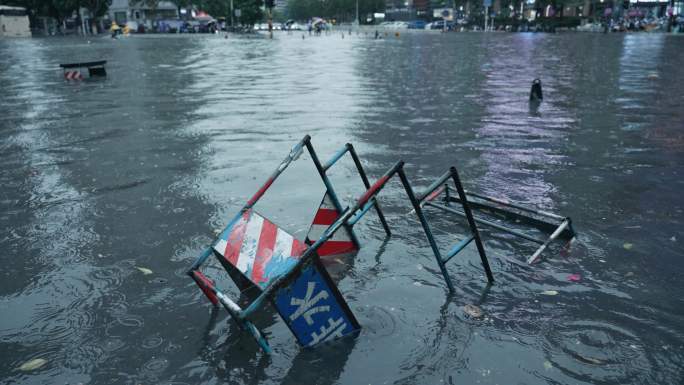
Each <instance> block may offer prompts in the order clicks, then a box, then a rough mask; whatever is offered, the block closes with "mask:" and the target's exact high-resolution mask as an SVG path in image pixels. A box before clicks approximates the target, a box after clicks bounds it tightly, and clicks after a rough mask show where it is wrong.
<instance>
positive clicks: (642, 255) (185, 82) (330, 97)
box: [0, 33, 684, 384]
mask: <svg viewBox="0 0 684 385" xmlns="http://www.w3.org/2000/svg"><path fill="white" fill-rule="evenodd" d="M683 46H684V40H683V39H682V38H681V37H680V36H676V35H675V36H666V35H664V34H658V35H656V34H653V35H651V34H610V35H602V34H557V35H551V34H498V33H492V34H481V33H463V34H448V35H442V34H439V33H435V34H432V33H421V34H402V35H401V36H400V37H399V38H396V37H394V36H388V37H387V38H385V39H382V40H374V39H372V38H370V35H369V36H365V35H363V34H361V35H352V36H346V37H345V38H344V39H342V38H341V36H340V34H339V33H337V34H333V35H329V36H321V37H309V36H306V39H302V37H301V35H300V34H293V35H286V34H278V35H277V36H276V39H274V40H272V41H271V40H268V39H263V38H230V39H223V38H222V37H218V36H131V37H129V38H121V39H119V40H112V39H110V38H108V37H97V38H90V39H89V40H87V39H82V38H50V39H31V40H3V41H0V84H1V89H2V92H1V93H0V107H1V110H0V111H2V113H1V114H0V138H1V140H0V163H1V165H2V168H1V169H0V170H1V171H0V185H1V186H2V187H1V188H0V250H1V251H0V261H1V262H2V269H0V382H2V383H4V384H43V383H45V384H77V383H83V384H198V383H206V384H218V383H235V384H243V383H244V384H256V383H260V384H261V383H264V384H268V383H286V384H308V383H311V384H313V383H316V384H362V383H363V384H392V383H393V384H439V383H445V384H475V383H481V384H543V383H551V384H681V383H682V381H683V379H684V299H683V298H684V297H683V296H682V293H683V292H684V281H683V280H682V279H681V277H682V276H683V274H684V261H683V260H682V256H683V254H684V253H683V251H684V248H683V247H682V245H683V244H684V230H683V227H682V217H683V214H682V210H684V200H683V199H682V194H681V191H682V189H683V188H684V182H683V181H684V179H683V178H682V176H684V136H683V135H684V132H683V131H682V128H684V66H683V65H682V63H684V50H682V47H683ZM98 59H105V60H108V64H107V71H108V77H107V79H106V80H99V81H84V82H66V81H64V80H63V79H62V73H61V70H60V69H59V67H58V64H59V63H63V62H75V61H90V60H98ZM537 77H538V78H541V79H542V81H543V86H544V97H545V99H544V102H543V103H542V104H541V105H539V106H533V105H532V106H531V105H530V104H529V103H528V101H527V98H528V92H529V87H530V83H531V81H532V80H533V79H534V78H537ZM305 134H310V135H311V136H312V141H313V143H314V145H315V146H316V148H317V150H318V152H319V155H320V156H321V158H322V159H324V160H325V159H327V158H328V157H329V156H331V155H332V154H333V152H334V151H335V150H336V149H338V148H340V147H341V146H343V145H344V143H346V142H352V143H353V144H354V145H355V146H356V148H357V150H358V152H359V153H360V155H361V157H362V159H363V161H364V166H365V167H366V169H367V172H368V173H369V175H370V176H371V179H375V178H377V177H379V176H380V175H382V173H383V172H384V171H385V170H386V169H387V168H389V167H390V166H391V165H392V164H393V163H394V162H395V161H397V160H400V159H403V160H404V161H406V172H407V174H408V177H409V179H410V180H411V181H412V183H413V184H414V188H415V189H416V190H421V189H422V188H424V187H425V186H427V185H428V184H429V183H430V182H431V181H432V180H434V179H435V178H436V177H437V176H438V175H440V174H441V173H443V172H444V171H445V170H446V169H447V168H448V167H449V166H451V165H454V166H456V167H458V169H459V170H460V173H461V177H462V179H463V182H464V184H465V186H466V188H468V189H471V190H473V191H480V192H484V193H487V194H490V195H495V196H498V197H505V198H508V199H512V200H515V201H519V202H523V203H525V204H528V205H531V206H535V207H539V208H542V209H545V210H548V211H552V212H556V213H559V214H562V215H566V216H570V217H571V218H572V220H573V223H574V227H575V229H576V230H577V232H578V237H577V238H576V240H575V241H574V242H573V243H572V244H571V245H570V246H569V247H564V245H563V244H562V243H556V244H554V245H553V246H552V247H551V249H550V250H549V251H547V252H545V253H544V257H545V258H544V260H543V261H542V262H541V263H539V264H536V265H534V266H531V267H528V266H527V265H526V264H525V263H524V260H525V258H526V257H527V256H529V255H530V254H531V253H532V252H533V251H534V250H535V245H533V244H529V243H527V242H525V241H520V240H517V239H513V238H510V237H507V236H501V234H500V233H498V232H494V231H492V230H491V229H487V228H485V227H483V226H482V227H481V232H482V236H483V238H484V242H485V247H486V249H487V252H488V255H489V258H490V263H491V265H492V270H493V272H494V277H495V279H496V282H495V284H494V285H493V286H491V287H490V288H489V289H487V285H486V279H485V277H484V274H483V271H482V268H481V266H480V264H479V259H478V257H477V253H476V251H475V248H474V246H469V247H468V248H467V249H466V251H465V252H464V253H462V254H459V256H458V257H457V258H455V259H453V260H452V261H451V262H450V263H449V272H450V274H451V277H452V279H453V281H454V284H455V286H456V288H457V290H456V292H455V293H454V294H453V295H451V296H450V295H449V294H448V290H447V289H446V285H445V283H444V281H443V278H442V277H441V275H440V273H439V269H438V268H437V265H436V263H435V261H434V257H433V255H432V254H431V252H430V249H429V247H428V244H427V242H426V240H425V238H424V237H423V235H422V233H421V230H420V226H419V225H418V222H417V221H416V219H415V217H413V216H412V215H411V214H407V213H408V212H409V210H410V205H409V203H408V201H407V199H406V198H405V194H404V192H403V190H402V188H401V185H400V184H399V183H398V182H392V183H390V184H389V185H388V186H387V187H386V189H385V190H383V192H382V194H381V199H380V201H381V203H382V205H383V208H384V210H385V212H386V216H387V218H388V221H389V223H390V226H391V227H392V229H393V232H394V235H393V237H392V238H390V239H389V240H388V241H387V242H384V241H385V239H384V233H383V231H382V228H381V227H380V222H379V220H378V219H377V217H376V216H375V215H374V214H373V212H370V213H369V214H368V215H367V216H366V217H365V218H364V220H363V221H362V222H360V223H359V224H358V225H357V226H356V230H357V233H358V235H359V238H360V240H361V242H362V244H363V249H362V250H361V252H360V253H359V254H358V255H357V256H356V257H354V258H348V259H343V260H337V261H332V262H331V263H330V264H329V265H330V267H331V269H332V270H334V272H333V273H334V276H335V277H336V279H337V280H339V287H340V290H341V292H342V293H343V295H344V297H345V298H346V299H347V301H348V302H349V304H350V306H351V308H352V310H353V311H354V312H355V314H356V316H357V318H358V320H359V322H360V323H361V325H362V328H363V329H362V331H361V333H360V334H359V335H358V336H357V337H355V338H347V339H344V340H342V341H340V342H336V343H332V344H329V345H326V346H322V347H319V348H316V349H311V350H303V349H301V348H299V347H298V346H297V344H296V341H295V340H294V338H293V336H292V335H291V334H290V332H289V330H288V329H287V327H286V325H285V324H284V323H283V322H282V321H281V320H280V319H279V316H278V315H277V313H276V312H275V311H274V310H273V309H271V308H267V309H266V310H265V311H263V312H260V313H259V314H258V315H257V317H256V319H255V322H256V323H257V325H258V326H259V327H260V328H262V329H263V331H264V332H265V333H266V334H267V335H268V337H269V341H270V343H271V345H272V347H273V349H274V351H275V353H276V354H274V355H271V356H269V355H265V354H263V353H262V352H261V351H260V350H259V349H258V347H257V345H256V344H255V343H254V341H253V340H252V339H251V338H250V337H249V336H246V335H244V334H241V333H240V332H239V331H238V329H237V327H236V326H235V325H234V324H233V323H232V322H230V319H229V318H228V315H227V313H226V312H225V311H224V310H223V309H220V310H212V307H211V305H210V304H209V302H208V301H207V300H206V298H205V297H204V296H203V295H202V293H201V292H200V291H199V290H198V289H197V287H196V286H195V284H194V283H193V282H192V280H191V279H190V278H188V277H187V276H186V275H185V271H186V269H187V268H188V267H189V266H190V265H191V263H192V262H193V261H194V259H195V258H196V256H197V255H198V254H199V253H200V252H201V251H202V250H203V248H204V247H205V246H207V245H208V244H209V243H210V242H211V241H212V239H213V238H214V234H215V232H216V231H217V230H220V229H221V228H223V226H225V225H226V224H227V222H228V220H229V219H230V218H231V217H232V216H233V215H235V213H236V212H237V210H239V208H240V207H241V206H242V204H244V202H245V201H246V200H247V199H249V197H250V196H251V194H252V193H254V192H255V191H256V190H257V188H258V187H259V185H260V184H261V183H263V182H264V181H265V180H266V178H267V176H268V175H269V174H270V173H271V172H272V170H273V169H275V167H276V166H277V164H278V163H279V162H280V161H281V160H282V159H283V158H284V157H285V155H286V154H287V153H288V151H289V148H290V147H291V146H292V145H293V144H294V143H296V142H297V141H298V140H299V139H301V138H302V137H303V136H304V135H305ZM331 171H332V172H331V177H332V180H333V184H334V185H335V187H336V188H337V189H338V190H339V191H338V194H339V195H340V196H341V197H342V198H343V199H344V200H345V201H346V202H351V201H352V199H353V197H356V196H358V194H360V193H361V192H362V190H363V189H362V184H361V181H360V179H359V178H358V176H357V175H356V173H355V172H354V168H353V163H351V161H350V160H349V159H347V158H345V159H344V161H342V162H341V163H340V164H339V166H336V167H335V168H333V169H332V170H331ZM322 194H323V186H322V183H320V180H319V179H318V176H317V174H316V173H315V170H314V168H313V166H312V164H311V162H310V160H309V158H308V157H306V156H303V157H302V158H301V159H300V160H299V161H298V162H296V163H294V164H293V165H292V166H291V168H290V169H288V170H287V172H285V173H284V174H283V176H282V178H281V179H279V180H278V182H277V183H276V184H275V185H274V186H273V189H272V190H271V191H269V192H268V193H267V194H266V195H265V197H264V198H263V199H262V201H261V202H260V203H259V204H258V206H257V207H258V209H259V210H260V211H261V212H262V213H264V214H265V215H266V216H267V217H269V218H271V219H272V220H274V221H275V222H276V223H278V224H280V225H282V226H283V227H285V228H286V229H288V230H291V231H292V232H294V233H295V234H296V235H297V236H299V237H300V238H303V236H304V234H305V233H306V228H307V225H308V223H309V222H310V220H311V218H312V216H313V213H314V211H315V208H316V206H317V205H318V202H320V199H321V197H322ZM428 214H429V215H430V218H431V220H432V223H433V225H434V227H435V233H436V235H437V237H438V238H439V242H440V246H441V247H442V248H443V249H446V248H448V247H449V245H451V244H454V243H455V242H456V241H457V240H458V239H461V238H463V237H464V234H465V232H466V228H465V226H464V222H463V220H461V219H460V218H458V217H457V218H450V217H444V216H439V213H437V212H432V211H429V212H428ZM138 268H145V269H149V270H151V272H152V273H151V274H144V273H143V271H141V270H140V269H138ZM205 271H206V272H207V274H208V275H210V276H211V277H214V278H217V279H218V280H219V282H218V285H219V286H220V287H221V288H222V289H224V291H225V292H226V293H227V294H228V295H230V296H233V297H237V295H238V290H237V289H236V288H235V286H234V285H233V284H232V282H231V281H230V280H229V279H227V278H226V276H225V274H221V273H222V270H221V269H220V266H219V265H218V263H217V262H216V261H215V260H212V261H211V263H209V264H208V265H207V266H206V268H205ZM571 274H578V275H579V276H580V277H581V278H580V280H579V281H571V280H569V279H568V276H569V275H571ZM544 291H556V292H557V295H543V294H542V292H544ZM466 304H474V305H477V306H479V307H480V308H481V309H482V311H483V312H484V315H483V316H482V317H480V318H472V317H470V316H468V315H467V314H465V312H464V311H463V306H464V305H466ZM35 359H43V360H45V361H46V362H45V363H44V365H43V366H41V367H39V368H37V369H34V370H28V371H22V370H19V369H18V368H19V367H20V366H21V365H22V364H24V363H26V362H27V361H31V360H35ZM34 363H35V361H34Z"/></svg>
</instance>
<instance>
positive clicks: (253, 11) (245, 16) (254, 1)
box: [234, 0, 264, 25]
mask: <svg viewBox="0 0 684 385" xmlns="http://www.w3.org/2000/svg"><path fill="white" fill-rule="evenodd" d="M263 5H264V3H263V1H262V0H234V6H235V9H239V10H240V18H239V20H240V23H242V24H244V25H254V24H255V23H256V22H258V21H259V20H261V19H262V17H263V16H264V15H263V11H262V10H261V7H262V6H263Z"/></svg>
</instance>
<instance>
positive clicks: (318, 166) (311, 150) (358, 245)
mask: <svg viewBox="0 0 684 385" xmlns="http://www.w3.org/2000/svg"><path fill="white" fill-rule="evenodd" d="M304 144H305V145H306V148H307V150H309V155H311V160H312V161H313V163H314V166H316V170H318V175H320V177H321V179H322V180H323V184H325V188H326V189H327V190H328V195H329V196H330V200H331V201H332V203H333V205H334V206H335V208H336V209H337V212H339V213H341V212H342V211H343V210H344V208H343V207H342V204H341V203H340V200H339V199H338V198H337V194H335V189H334V188H333V186H332V182H331V181H330V178H328V175H327V174H326V173H325V170H324V169H323V166H322V165H321V160H320V159H318V155H317V154H316V151H315V150H314V148H313V146H312V145H311V138H308V139H307V140H305V141H304ZM345 147H346V146H345ZM345 227H346V228H347V230H348V231H349V234H350V236H351V240H352V242H354V246H356V248H357V249H360V248H361V243H360V242H359V239H358V238H357V237H356V234H355V233H354V229H353V228H352V227H351V226H348V225H346V224H345Z"/></svg>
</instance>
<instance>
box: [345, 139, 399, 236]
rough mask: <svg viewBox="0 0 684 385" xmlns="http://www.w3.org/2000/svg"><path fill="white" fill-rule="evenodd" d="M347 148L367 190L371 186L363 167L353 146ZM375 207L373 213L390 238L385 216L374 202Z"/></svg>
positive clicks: (378, 204) (348, 144)
mask: <svg viewBox="0 0 684 385" xmlns="http://www.w3.org/2000/svg"><path fill="white" fill-rule="evenodd" d="M347 148H349V155H351V157H352V160H353V161H354V164H355V165H356V170H357V171H358V172H359V175H360V176H361V180H363V185H364V186H366V190H368V189H369V188H370V187H371V185H370V182H368V177H367V176H366V171H365V170H364V169H363V165H361V161H360V160H359V157H358V155H356V150H354V146H352V144H351V143H347ZM373 206H374V207H375V211H376V212H377V213H378V217H379V218H380V223H382V227H383V228H384V229H385V233H386V234H387V236H388V237H389V236H391V235H392V232H391V231H390V228H389V226H388V225H387V221H386V220H385V215H384V214H383V213H382V210H380V203H378V201H377V200H376V201H375V204H374V205H373Z"/></svg>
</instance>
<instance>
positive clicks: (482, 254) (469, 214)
mask: <svg viewBox="0 0 684 385" xmlns="http://www.w3.org/2000/svg"><path fill="white" fill-rule="evenodd" d="M450 171H451V179H452V180H453V181H454V184H455V185H456V191H458V197H459V198H460V200H461V204H462V205H463V212H464V213H465V215H466V219H467V220H468V225H469V226H470V231H471V232H472V233H473V237H475V245H477V251H478V253H479V254H480V260H481V261H482V267H484V269H485V273H486V274H487V280H488V281H489V282H494V276H493V275H492V270H491V268H490V267H489V261H488V260H487V254H486V253H485V249H484V246H483V245H482V240H481V239H480V232H479V231H478V230H477V224H476V223H475V220H474V219H473V213H472V212H471V211H470V206H469V205H468V198H466V194H465V190H464V189H463V185H461V179H460V178H459V177H458V171H457V170H456V167H451V168H450Z"/></svg>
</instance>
